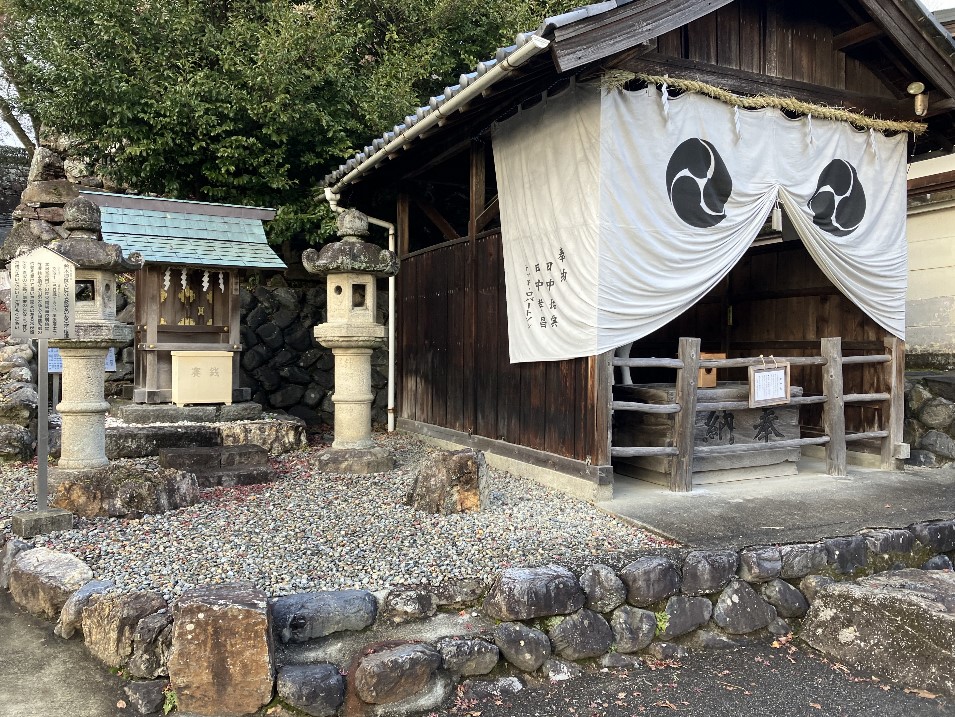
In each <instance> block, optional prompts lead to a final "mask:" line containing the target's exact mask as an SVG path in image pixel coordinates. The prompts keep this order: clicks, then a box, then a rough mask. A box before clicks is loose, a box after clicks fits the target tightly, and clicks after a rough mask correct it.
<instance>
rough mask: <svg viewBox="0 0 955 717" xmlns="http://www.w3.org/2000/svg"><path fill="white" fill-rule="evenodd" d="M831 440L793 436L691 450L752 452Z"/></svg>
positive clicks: (712, 453)
mask: <svg viewBox="0 0 955 717" xmlns="http://www.w3.org/2000/svg"><path fill="white" fill-rule="evenodd" d="M831 444H832V442H831V440H830V439H829V437H828V436H820V437H819V438H793V439H791V440H788V441H772V442H770V443H733V444H730V445H725V446H702V447H700V448H697V449H696V450H694V451H693V455H695V456H698V457H700V458H703V457H704V456H717V455H721V454H724V453H754V452H756V451H778V450H782V449H784V448H801V447H802V446H828V445H831Z"/></svg>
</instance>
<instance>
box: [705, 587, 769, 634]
mask: <svg viewBox="0 0 955 717" xmlns="http://www.w3.org/2000/svg"><path fill="white" fill-rule="evenodd" d="M775 619H776V610H775V609H774V608H773V607H772V606H770V605H769V604H768V603H767V602H766V601H765V600H763V599H762V598H761V597H760V596H759V595H757V594H756V591H755V590H753V588H751V587H750V585H749V583H745V582H743V581H742V580H734V581H733V582H731V583H730V584H729V585H728V586H727V587H726V589H725V590H724V591H723V592H722V593H720V597H719V599H718V600H717V601H716V605H715V606H714V607H713V622H715V623H716V624H717V625H718V626H719V627H721V628H723V629H724V630H725V631H726V632H728V633H730V634H733V635H743V634H745V633H748V632H753V631H755V630H759V629H761V628H764V627H766V626H767V625H769V623H771V622H772V621H773V620H775Z"/></svg>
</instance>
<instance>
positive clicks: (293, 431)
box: [216, 416, 308, 456]
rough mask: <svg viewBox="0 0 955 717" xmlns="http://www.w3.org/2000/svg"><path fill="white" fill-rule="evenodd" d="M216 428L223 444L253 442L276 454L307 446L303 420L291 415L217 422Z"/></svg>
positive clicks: (234, 444)
mask: <svg viewBox="0 0 955 717" xmlns="http://www.w3.org/2000/svg"><path fill="white" fill-rule="evenodd" d="M216 430H217V431H218V432H219V435H220V437H221V440H222V445H223V446H244V445H248V444H249V443H254V444H255V445H257V446H262V447H263V448H265V450H267V451H268V452H269V454H270V455H273V456H277V455H281V454H283V453H290V452H292V451H300V450H303V449H304V448H307V447H308V440H307V439H306V437H305V422H304V421H302V420H300V419H298V418H294V417H292V416H283V417H282V418H281V419H278V418H274V417H272V418H270V419H269V420H261V421H249V422H247V423H219V424H216Z"/></svg>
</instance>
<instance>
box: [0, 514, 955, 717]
mask: <svg viewBox="0 0 955 717" xmlns="http://www.w3.org/2000/svg"><path fill="white" fill-rule="evenodd" d="M953 557H955V520H945V521H932V522H926V523H920V524H916V525H913V526H910V527H909V528H906V529H899V530H891V529H879V530H866V531H862V532H861V533H859V534H856V535H852V536H847V537H837V538H828V539H824V540H820V541H819V542H815V543H800V544H790V545H781V546H776V545H767V546H757V547H751V548H746V549H744V550H741V551H733V550H706V551H701V550H692V551H684V552H677V551H670V552H668V553H663V554H653V555H646V556H644V557H641V558H639V559H638V560H636V561H634V562H632V563H630V564H629V565H626V566H624V567H622V568H620V569H617V570H614V569H612V568H611V567H609V566H606V565H601V564H595V565H591V566H589V567H587V568H586V569H585V570H583V571H582V573H581V574H580V575H575V574H574V573H572V572H570V571H569V570H567V569H566V568H563V567H560V566H556V565H547V566H543V567H537V568H511V569H507V570H504V571H503V572H502V573H500V574H498V575H497V576H495V577H494V579H493V581H492V582H491V584H490V585H489V586H487V585H484V584H482V583H481V582H480V581H477V580H472V581H462V582H458V583H454V584H448V585H444V586H442V587H441V588H439V589H435V590H425V589H421V590H418V589H411V588H401V589H394V590H391V591H387V592H381V593H372V592H369V591H366V590H342V591H325V592H314V593H304V594H296V595H290V596H285V597H279V598H273V599H268V598H267V597H266V595H265V593H264V592H262V591H261V590H259V589H257V588H254V587H252V586H250V585H248V584H233V585H218V586H202V587H199V588H196V589H193V590H189V591H187V592H186V593H184V594H183V595H182V596H181V597H180V598H179V599H178V600H176V601H175V602H174V603H173V604H172V605H168V604H167V603H166V602H165V600H163V598H162V596H160V595H159V594H158V593H152V592H137V593H119V592H116V591H111V586H110V585H109V584H108V583H103V582H99V581H94V580H93V577H94V576H93V574H92V571H90V569H89V568H88V567H87V566H86V565H85V564H83V563H82V562H81V561H79V560H77V559H76V558H74V557H73V556H70V555H67V554H64V553H54V552H52V551H49V550H47V549H45V548H32V546H31V545H30V544H28V543H25V542H23V541H20V540H18V539H15V538H11V539H9V540H8V541H7V542H6V544H5V545H4V546H3V548H2V550H0V587H2V588H7V589H9V590H10V591H11V594H12V596H13V598H14V600H16V601H17V602H18V603H19V604H21V605H22V606H23V607H24V608H26V609H27V610H29V611H30V612H31V613H33V614H35V615H38V616H41V617H44V618H46V619H50V620H53V619H57V620H58V622H57V626H56V630H55V632H56V634H57V635H60V636H61V637H65V638H68V637H69V636H70V635H72V634H74V633H76V632H82V634H83V639H84V640H85V642H86V645H87V647H88V648H89V649H90V651H91V652H92V653H93V654H94V655H95V656H97V657H98V658H99V659H100V660H101V661H103V662H104V664H106V665H108V666H110V667H114V668H122V669H123V671H124V674H127V675H129V676H130V677H131V678H133V680H134V681H132V682H131V683H130V684H129V686H128V688H127V692H128V694H129V696H130V701H131V703H132V705H133V706H136V707H137V708H138V709H140V711H141V712H143V713H144V714H145V713H149V712H152V711H155V710H158V709H159V708H160V706H161V705H162V703H163V701H164V700H169V701H172V700H175V702H176V704H177V705H178V708H179V709H180V710H182V711H184V712H189V713H193V714H198V715H239V714H247V713H251V712H255V711H256V710H258V709H259V708H260V707H262V706H264V705H266V704H268V703H270V701H272V700H273V698H275V697H276V695H277V698H278V699H279V700H280V701H282V702H284V703H286V704H288V705H291V706H293V707H296V708H298V709H300V710H303V711H304V712H305V713H306V714H310V715H325V716H327V717H331V716H332V715H335V714H339V713H342V714H344V713H346V712H347V713H348V714H396V715H399V714H400V715H404V714H412V713H417V712H423V711H427V710H431V709H436V708H437V707H438V706H439V705H441V704H442V703H444V702H445V701H446V700H448V699H449V698H450V696H451V694H452V691H453V688H454V685H455V684H456V683H458V682H460V681H467V682H468V683H469V687H466V688H465V690H467V689H473V690H475V691H480V688H481V684H482V683H483V682H484V681H487V680H492V679H496V682H495V683H494V687H493V689H498V690H500V689H513V690H517V689H521V688H522V687H523V684H524V683H523V681H522V678H521V677H520V675H521V673H530V672H537V673H540V674H542V675H544V676H545V677H548V678H550V679H551V680H562V679H570V678H572V677H574V676H575V675H578V674H580V672H581V668H580V666H579V665H577V664H576V663H577V662H578V661H581V660H594V659H596V660H598V661H599V664H601V665H603V666H607V667H626V666H630V665H634V664H635V663H636V661H637V660H641V659H642V660H645V661H646V660H650V661H653V660H657V661H668V660H676V659H679V658H680V657H682V656H684V655H685V651H686V650H687V649H698V648H716V647H724V646H732V647H735V646H739V645H743V644H745V642H746V639H747V636H753V635H759V634H761V633H766V632H767V631H768V632H769V633H772V634H774V635H779V636H783V635H788V634H789V633H791V632H797V633H798V631H799V629H800V626H801V623H802V620H803V618H804V616H805V615H806V614H807V611H808V610H810V607H811V606H812V605H813V603H814V602H815V601H816V600H817V599H819V600H822V599H823V598H825V597H826V596H827V595H829V594H830V593H833V590H834V589H835V588H836V587H837V583H839V582H840V581H841V582H844V583H848V584H851V583H849V581H851V580H853V579H856V578H861V577H862V576H866V575H871V574H874V573H882V571H886V570H891V571H895V570H900V569H902V568H922V569H923V570H933V569H935V570H943V571H945V573H944V575H943V574H939V575H940V576H943V577H944V578H945V579H944V580H942V581H936V582H942V583H945V585H948V584H949V583H951V582H952V576H951V570H952V562H951V560H952V558H953ZM882 574H883V575H884V576H886V578H885V579H883V581H882V582H883V583H892V582H893V579H892V576H893V575H899V576H900V579H899V580H901V582H903V583H904V582H907V581H912V580H916V581H917V580H918V577H917V575H920V574H925V573H922V572H921V571H918V570H915V571H913V570H907V571H906V572H904V573H893V572H887V573H882ZM913 575H914V576H915V577H913ZM902 578H904V580H903V579H902ZM899 580H897V581H895V582H899ZM869 582H871V580H870V581H869ZM927 582H932V581H930V580H929V581H927ZM858 584H859V585H860V586H861V588H860V589H864V588H865V587H866V585H867V584H868V583H867V581H866V580H863V579H860V580H859V583H858ZM953 584H955V583H953ZM831 612H834V611H833V610H828V611H826V610H813V613H814V614H813V620H815V623H813V624H814V625H816V627H814V629H813V630H812V632H813V633H816V632H824V630H822V629H821V628H819V627H818V625H819V621H820V620H824V619H826V615H825V614H823V613H826V614H827V613H831ZM943 612H944V611H943ZM949 612H950V613H951V612H952V611H949ZM942 617H944V621H945V622H946V626H945V627H944V628H943V629H946V630H950V629H951V623H952V622H953V620H955V615H948V616H942ZM942 617H939V618H938V619H937V620H942ZM933 619H934V618H933ZM937 620H936V622H937ZM933 624H935V623H933ZM932 629H934V628H932ZM906 630H907V631H908V632H907V635H906V639H907V640H909V641H910V643H912V644H916V643H917V644H920V645H922V644H924V645H928V646H929V647H931V645H932V644H934V643H932V636H931V635H928V636H922V635H919V634H914V637H913V634H912V633H913V630H912V627H911V625H910V624H907V625H906ZM916 632H917V631H916ZM811 637H812V635H807V639H809V638H811ZM810 641H811V640H810ZM913 641H914V642H913ZM919 641H921V642H919ZM208 645H215V646H216V649H215V650H210V649H208ZM927 659H929V660H931V655H929V657H928V658H927ZM938 659H939V660H941V661H942V663H940V664H942V667H944V664H945V661H946V660H949V659H950V656H948V655H947V654H941V655H939V657H938ZM501 666H504V667H502V669H499V667H501ZM944 672H945V671H944V669H943V670H941V672H939V675H940V676H939V679H938V681H937V682H938V683H939V684H940V685H941V688H942V689H948V688H947V687H946V685H948V684H949V683H950V682H951V680H949V679H948V678H946V677H945V675H944ZM492 673H493V675H492ZM505 674H506V675H509V676H507V677H501V676H502V675H505ZM900 674H901V678H902V679H904V673H900ZM484 676H487V677H484ZM222 685H229V689H228V690H225V691H224V690H222ZM953 692H955V690H953ZM170 693H174V694H175V697H174V698H173V697H170V696H168V695H169V694H170Z"/></svg>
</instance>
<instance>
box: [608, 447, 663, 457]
mask: <svg viewBox="0 0 955 717" xmlns="http://www.w3.org/2000/svg"><path fill="white" fill-rule="evenodd" d="M676 454H677V450H676V448H669V447H665V446H630V447H627V448H611V449H610V455H611V456H613V457H614V458H643V457H645V456H675V455H676Z"/></svg>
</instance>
